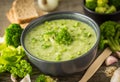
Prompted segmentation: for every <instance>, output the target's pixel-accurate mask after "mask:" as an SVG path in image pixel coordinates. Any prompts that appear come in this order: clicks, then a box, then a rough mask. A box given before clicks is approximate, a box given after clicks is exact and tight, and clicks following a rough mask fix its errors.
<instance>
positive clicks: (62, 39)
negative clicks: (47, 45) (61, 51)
mask: <svg viewBox="0 0 120 82" xmlns="http://www.w3.org/2000/svg"><path fill="white" fill-rule="evenodd" d="M55 36H56V37H55V41H56V42H57V43H59V44H64V45H69V44H71V43H72V41H73V37H72V36H71V35H70V33H69V32H68V30H67V28H61V29H60V31H59V32H58V33H56V35H55Z"/></svg>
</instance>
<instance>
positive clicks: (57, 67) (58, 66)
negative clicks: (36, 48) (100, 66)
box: [21, 12, 100, 76]
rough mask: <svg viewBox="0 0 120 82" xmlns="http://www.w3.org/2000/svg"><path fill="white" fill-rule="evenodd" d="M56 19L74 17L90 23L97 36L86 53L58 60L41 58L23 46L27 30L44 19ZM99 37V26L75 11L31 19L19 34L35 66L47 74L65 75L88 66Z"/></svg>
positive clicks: (94, 53)
mask: <svg viewBox="0 0 120 82" xmlns="http://www.w3.org/2000/svg"><path fill="white" fill-rule="evenodd" d="M56 19H74V20H78V21H82V22H84V23H86V24H88V25H90V26H91V28H92V29H93V30H94V31H95V33H96V37H97V40H96V42H95V44H94V46H93V47H92V48H91V49H90V50H89V51H88V52H87V53H85V54H84V55H82V56H80V57H78V58H75V59H72V60H67V61H60V62H58V61H57V62H53V61H46V60H42V59H39V58H37V57H35V56H33V55H32V54H30V52H29V51H28V50H27V48H26V47H25V43H24V39H25V36H26V35H27V33H28V32H29V30H31V29H32V28H34V27H36V26H38V25H40V24H42V23H44V22H45V21H50V20H56ZM99 38H100V30H99V27H98V25H97V24H96V23H95V22H94V21H93V20H92V19H91V18H89V17H87V16H85V15H82V14H80V13H76V12H56V13H51V14H47V15H44V16H41V17H39V18H37V19H36V20H34V21H32V22H31V23H30V24H29V25H28V26H27V27H26V28H25V29H24V31H23V33H22V35H21V44H22V46H23V48H24V50H25V52H26V55H27V56H28V58H29V60H30V61H31V62H32V63H33V64H34V65H35V66H36V67H38V68H39V70H40V71H42V72H43V73H45V74H49V75H53V76H66V75H71V74H75V73H79V72H81V71H83V70H85V69H87V68H88V66H89V65H90V64H91V63H92V62H93V60H94V59H95V57H96V53H97V47H98V43H99ZM83 49H84V48H83Z"/></svg>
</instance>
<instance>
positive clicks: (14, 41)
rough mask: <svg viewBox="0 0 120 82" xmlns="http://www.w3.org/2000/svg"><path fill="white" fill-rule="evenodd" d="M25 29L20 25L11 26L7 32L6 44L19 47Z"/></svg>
mask: <svg viewBox="0 0 120 82" xmlns="http://www.w3.org/2000/svg"><path fill="white" fill-rule="evenodd" d="M22 31H23V29H22V28H21V27H20V25H19V24H10V25H9V26H8V28H7V29H6V30H5V35H4V37H5V43H6V44H7V45H8V46H9V45H10V46H14V47H18V46H19V45H20V37H21V33H22Z"/></svg>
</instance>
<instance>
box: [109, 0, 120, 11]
mask: <svg viewBox="0 0 120 82" xmlns="http://www.w3.org/2000/svg"><path fill="white" fill-rule="evenodd" d="M109 3H110V5H114V6H115V7H116V8H117V9H120V0H109Z"/></svg>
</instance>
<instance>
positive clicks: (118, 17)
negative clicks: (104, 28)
mask: <svg viewBox="0 0 120 82" xmlns="http://www.w3.org/2000/svg"><path fill="white" fill-rule="evenodd" d="M83 10H84V13H85V15H87V16H89V17H90V18H92V19H93V20H94V21H96V22H97V23H98V24H99V25H100V24H102V23H103V22H105V21H109V20H111V21H120V10H118V11H116V12H114V13H111V14H99V13H96V12H94V11H92V10H90V9H88V8H87V7H86V6H85V0H84V1H83Z"/></svg>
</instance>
